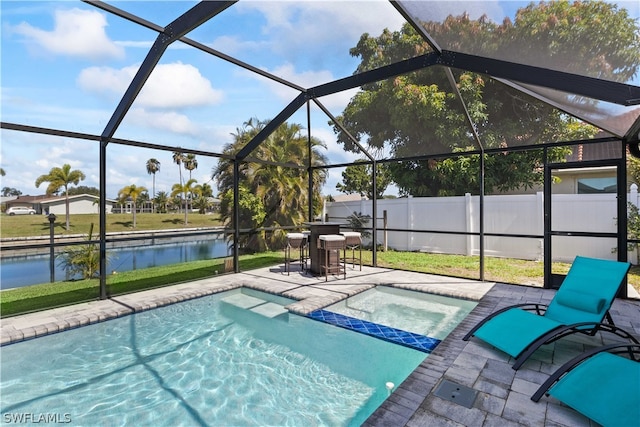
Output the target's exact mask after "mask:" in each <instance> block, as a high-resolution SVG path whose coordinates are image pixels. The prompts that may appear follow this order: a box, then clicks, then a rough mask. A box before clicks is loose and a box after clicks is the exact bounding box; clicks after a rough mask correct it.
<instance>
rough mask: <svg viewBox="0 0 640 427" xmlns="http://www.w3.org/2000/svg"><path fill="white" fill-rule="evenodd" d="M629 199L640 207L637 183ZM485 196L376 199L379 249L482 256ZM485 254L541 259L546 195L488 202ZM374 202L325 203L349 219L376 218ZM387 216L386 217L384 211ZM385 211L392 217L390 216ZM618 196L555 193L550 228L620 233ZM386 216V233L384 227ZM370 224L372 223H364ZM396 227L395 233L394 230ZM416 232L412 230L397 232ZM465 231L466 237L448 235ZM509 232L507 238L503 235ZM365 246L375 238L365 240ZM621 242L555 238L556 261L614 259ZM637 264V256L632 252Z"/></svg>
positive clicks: (331, 213)
mask: <svg viewBox="0 0 640 427" xmlns="http://www.w3.org/2000/svg"><path fill="white" fill-rule="evenodd" d="M633 187H634V188H633V189H632V192H631V193H630V194H629V199H628V200H629V201H632V202H634V203H638V194H637V190H636V188H635V186H633ZM479 206H480V205H479V197H478V196H471V195H469V194H467V195H465V196H459V197H420V198H413V197H409V198H400V199H382V200H378V205H377V216H378V221H377V226H378V233H377V236H376V242H377V244H379V245H380V244H384V243H386V244H387V246H388V248H390V249H395V250H400V251H423V252H431V253H447V254H462V255H479V253H480V250H479V248H480V245H479V236H477V235H472V234H465V233H479V231H480V214H479V213H480V211H479ZM484 206H485V212H484V233H485V234H499V235H500V236H485V243H484V244H485V255H487V256H496V257H510V258H518V259H527V260H542V258H543V249H544V247H543V233H544V198H543V194H542V193H537V194H523V195H499V196H485V197H484ZM372 207H373V204H372V201H370V200H361V201H353V202H327V204H326V215H325V218H328V220H329V221H340V222H346V218H347V217H348V216H350V215H353V214H354V212H356V213H360V214H362V215H369V216H371V217H372V216H373V215H372ZM385 211H386V212H385ZM385 213H386V215H385ZM616 216H617V201H616V195H615V194H556V195H553V196H552V219H551V221H552V230H554V231H563V232H597V233H616V232H617V218H616ZM383 217H386V229H387V230H388V231H385V230H384V229H385V224H384V223H383ZM366 226H367V227H372V223H371V222H369V223H368V224H366ZM393 230H395V231H393ZM397 230H411V231H397ZM448 233H461V234H448ZM502 235H509V236H502ZM365 242H366V244H370V243H371V241H370V239H369V240H365ZM616 244H617V240H616V239H615V238H608V237H605V238H603V237H575V236H571V237H567V236H554V237H553V240H552V245H551V246H552V258H553V260H554V261H564V262H570V261H572V260H573V258H574V257H575V256H576V255H584V256H592V257H598V258H605V259H616V257H617V255H616V254H615V253H614V252H613V251H612V249H613V248H615V247H616ZM629 260H630V261H632V262H634V261H635V255H633V254H629Z"/></svg>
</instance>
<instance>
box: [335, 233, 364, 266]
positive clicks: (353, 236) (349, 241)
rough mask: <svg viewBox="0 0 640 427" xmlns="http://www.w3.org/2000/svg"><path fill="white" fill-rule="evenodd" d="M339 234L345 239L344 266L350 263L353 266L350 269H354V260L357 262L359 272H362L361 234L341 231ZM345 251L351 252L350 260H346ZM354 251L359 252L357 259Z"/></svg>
mask: <svg viewBox="0 0 640 427" xmlns="http://www.w3.org/2000/svg"><path fill="white" fill-rule="evenodd" d="M340 234H341V235H343V236H344V238H345V244H344V245H345V265H346V263H347V262H350V263H352V264H353V267H352V268H356V260H358V262H359V263H360V271H362V234H360V233H358V232H357V231H341V232H340ZM347 249H350V250H351V257H350V258H346V255H347ZM356 249H358V250H359V251H360V254H359V256H358V258H356Z"/></svg>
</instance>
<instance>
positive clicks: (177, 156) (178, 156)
mask: <svg viewBox="0 0 640 427" xmlns="http://www.w3.org/2000/svg"><path fill="white" fill-rule="evenodd" d="M172 157H173V163H175V164H176V165H178V171H179V172H180V185H182V182H183V181H182V164H183V163H184V160H185V155H184V153H183V152H182V151H179V150H178V151H174V152H173V156H172Z"/></svg>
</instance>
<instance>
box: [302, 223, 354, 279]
mask: <svg viewBox="0 0 640 427" xmlns="http://www.w3.org/2000/svg"><path fill="white" fill-rule="evenodd" d="M303 225H304V226H305V227H308V228H309V231H310V232H311V233H310V235H309V259H310V260H311V267H310V270H311V273H312V274H315V275H320V274H322V270H321V268H320V267H321V266H323V265H324V257H325V255H324V251H322V250H319V249H318V237H319V236H322V235H324V234H340V226H341V225H342V226H344V225H346V224H343V223H341V222H321V221H316V222H305V223H303ZM329 261H330V262H329V264H331V263H338V262H339V260H338V259H336V260H333V259H331V260H329Z"/></svg>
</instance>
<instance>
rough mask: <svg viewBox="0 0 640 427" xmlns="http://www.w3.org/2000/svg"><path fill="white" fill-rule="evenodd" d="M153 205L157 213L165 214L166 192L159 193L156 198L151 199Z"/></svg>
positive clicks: (167, 202)
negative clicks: (156, 208)
mask: <svg viewBox="0 0 640 427" xmlns="http://www.w3.org/2000/svg"><path fill="white" fill-rule="evenodd" d="M153 203H154V205H155V206H157V207H158V210H159V212H162V213H165V212H167V205H168V204H169V195H168V194H167V192H166V191H159V192H158V194H156V197H154V198H153Z"/></svg>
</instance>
